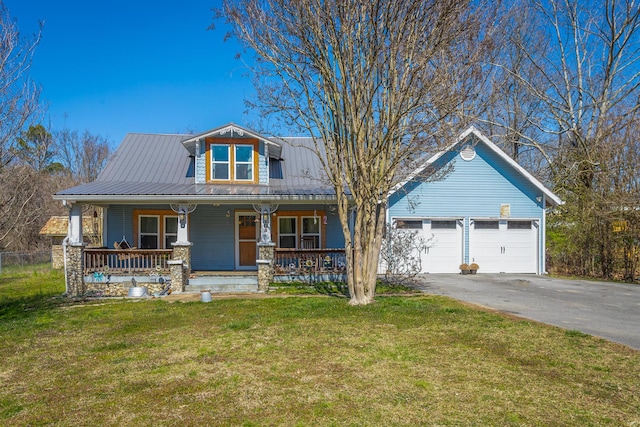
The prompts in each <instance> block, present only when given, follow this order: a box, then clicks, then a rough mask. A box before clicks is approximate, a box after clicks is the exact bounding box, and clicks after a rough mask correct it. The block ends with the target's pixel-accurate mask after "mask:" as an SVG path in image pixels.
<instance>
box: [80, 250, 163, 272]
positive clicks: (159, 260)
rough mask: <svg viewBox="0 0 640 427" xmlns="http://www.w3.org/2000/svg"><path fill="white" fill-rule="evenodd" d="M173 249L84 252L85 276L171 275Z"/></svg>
mask: <svg viewBox="0 0 640 427" xmlns="http://www.w3.org/2000/svg"><path fill="white" fill-rule="evenodd" d="M172 253H173V251H172V250H171V249H122V250H118V249H92V248H88V249H85V250H84V274H85V275H88V274H92V273H96V272H98V273H105V274H116V275H117V274H126V275H132V274H135V273H143V274H149V273H154V272H155V273H158V274H167V273H169V266H168V264H167V261H169V260H170V259H171V254H172Z"/></svg>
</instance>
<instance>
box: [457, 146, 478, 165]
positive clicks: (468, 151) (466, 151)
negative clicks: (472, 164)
mask: <svg viewBox="0 0 640 427" xmlns="http://www.w3.org/2000/svg"><path fill="white" fill-rule="evenodd" d="M475 156H476V150H475V148H473V147H472V146H470V145H467V146H466V147H464V148H463V149H462V151H460V157H462V160H466V161H467V162H468V161H470V160H473V158H474V157H475Z"/></svg>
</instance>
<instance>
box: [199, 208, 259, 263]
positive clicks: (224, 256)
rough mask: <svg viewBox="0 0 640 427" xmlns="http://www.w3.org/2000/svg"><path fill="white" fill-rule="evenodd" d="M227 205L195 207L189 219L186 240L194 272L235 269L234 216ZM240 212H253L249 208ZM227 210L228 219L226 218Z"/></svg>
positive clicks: (232, 209) (232, 210) (231, 209)
mask: <svg viewBox="0 0 640 427" xmlns="http://www.w3.org/2000/svg"><path fill="white" fill-rule="evenodd" d="M234 208H235V209H239V208H240V207H231V206H212V205H198V207H197V209H196V210H195V211H194V212H193V213H192V214H191V216H190V221H191V222H190V224H189V226H190V233H189V239H190V240H191V242H192V243H193V247H192V248H191V265H192V268H193V269H194V270H233V269H234V268H235V244H234V238H235V215H234ZM242 208H244V209H243V210H250V211H252V212H253V209H252V208H251V206H243V207H242ZM227 210H229V217H227V216H226V213H227Z"/></svg>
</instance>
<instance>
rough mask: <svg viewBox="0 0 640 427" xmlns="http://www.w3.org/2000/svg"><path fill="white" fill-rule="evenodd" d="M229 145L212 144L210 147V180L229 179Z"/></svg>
mask: <svg viewBox="0 0 640 427" xmlns="http://www.w3.org/2000/svg"><path fill="white" fill-rule="evenodd" d="M229 151H230V147H229V145H226V144H224V145H222V144H212V145H211V179H212V180H221V181H228V180H229V179H230V173H229V169H230V168H229V165H230V161H231V159H230V156H229Z"/></svg>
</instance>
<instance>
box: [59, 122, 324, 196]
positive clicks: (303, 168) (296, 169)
mask: <svg viewBox="0 0 640 427" xmlns="http://www.w3.org/2000/svg"><path fill="white" fill-rule="evenodd" d="M185 137H189V135H156V134H140V133H130V134H127V136H126V137H125V138H124V140H123V141H122V143H121V144H120V147H119V148H118V150H117V151H116V153H115V154H114V155H113V157H112V159H111V160H110V161H109V163H108V164H107V166H106V167H105V169H104V170H103V172H102V173H101V174H100V175H99V176H98V179H97V180H96V181H94V182H90V183H87V184H82V185H79V186H77V187H73V188H69V189H66V190H62V191H60V192H58V193H56V194H55V195H54V199H57V200H65V199H66V200H71V201H86V202H94V203H112V202H121V203H136V202H141V201H146V202H164V203H167V202H176V201H180V202H199V203H204V202H207V201H208V202H220V201H243V202H246V201H261V200H265V201H266V200H281V201H283V200H294V201H297V202H299V201H305V200H307V201H318V200H332V199H334V198H335V196H334V194H335V192H334V191H333V188H332V186H331V185H330V184H328V181H327V180H326V178H324V177H325V173H324V170H323V169H322V166H321V164H320V162H319V160H318V158H317V156H316V154H315V152H314V148H313V147H314V143H313V139H312V138H282V139H281V143H280V144H279V146H280V147H281V148H282V150H281V152H279V153H278V154H279V155H280V156H281V160H280V166H281V168H282V172H283V173H282V179H278V178H271V179H270V180H269V185H247V184H195V179H194V173H193V157H191V156H190V155H189V152H188V150H187V148H185V146H184V145H183V142H184V141H185Z"/></svg>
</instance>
